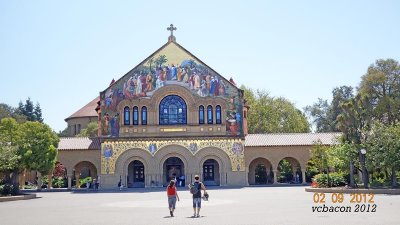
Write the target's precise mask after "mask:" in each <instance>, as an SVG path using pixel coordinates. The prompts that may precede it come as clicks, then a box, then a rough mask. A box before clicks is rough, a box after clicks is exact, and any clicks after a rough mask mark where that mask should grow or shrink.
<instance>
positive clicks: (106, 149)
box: [101, 139, 245, 174]
mask: <svg viewBox="0 0 400 225" xmlns="http://www.w3.org/2000/svg"><path fill="white" fill-rule="evenodd" d="M169 145H179V146H182V147H184V148H186V149H187V150H188V151H189V152H191V153H192V154H193V155H195V154H196V153H197V152H198V151H201V149H203V148H207V147H215V148H219V149H221V150H223V151H224V152H225V153H226V154H227V155H228V156H229V159H230V161H231V166H232V171H245V164H244V147H243V146H244V141H242V140H241V139H230V140H226V139H221V140H212V141H210V140H185V141H182V140H172V141H171V140H165V141H105V142H104V143H102V144H101V153H102V154H101V173H102V174H114V173H115V166H116V162H117V159H118V158H119V156H120V155H121V154H122V153H124V152H125V151H127V150H129V149H141V150H143V151H147V152H149V153H150V154H151V155H152V156H153V157H154V155H155V154H156V153H157V152H158V151H162V149H163V148H164V147H166V146H169Z"/></svg>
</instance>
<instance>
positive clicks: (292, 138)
mask: <svg viewBox="0 0 400 225" xmlns="http://www.w3.org/2000/svg"><path fill="white" fill-rule="evenodd" d="M340 135H341V133H293V134H249V135H247V136H246V140H245V146H247V147H251V146H296V145H297V146H299V145H303V146H304V145H313V144H314V142H316V141H318V140H320V141H321V142H322V144H324V145H331V144H334V143H336V142H337V138H338V137H340Z"/></svg>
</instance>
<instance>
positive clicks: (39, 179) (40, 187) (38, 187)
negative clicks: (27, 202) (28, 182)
mask: <svg viewBox="0 0 400 225" xmlns="http://www.w3.org/2000/svg"><path fill="white" fill-rule="evenodd" d="M37 179H38V180H37V190H38V191H41V190H42V174H41V173H40V172H37Z"/></svg>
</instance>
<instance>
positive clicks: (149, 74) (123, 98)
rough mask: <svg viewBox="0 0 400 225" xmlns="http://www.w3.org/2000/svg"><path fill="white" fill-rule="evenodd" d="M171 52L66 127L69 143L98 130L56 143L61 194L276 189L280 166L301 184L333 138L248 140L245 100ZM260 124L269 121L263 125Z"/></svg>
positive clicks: (116, 85) (181, 53)
mask: <svg viewBox="0 0 400 225" xmlns="http://www.w3.org/2000/svg"><path fill="white" fill-rule="evenodd" d="M168 30H170V32H171V35H170V36H169V38H168V42H167V43H166V44H164V45H163V46H162V47H161V48H159V49H158V50H156V51H155V52H154V53H153V54H152V55H150V56H149V57H147V58H146V59H145V60H143V61H142V62H140V63H139V64H138V65H137V66H135V67H134V68H133V69H132V70H130V71H129V72H127V73H126V74H125V75H122V76H121V78H120V79H119V80H116V81H114V80H113V82H112V83H111V84H110V86H108V87H105V89H104V90H103V91H101V92H100V95H99V97H97V98H95V99H93V100H92V101H91V102H89V103H88V104H87V105H86V106H84V107H83V108H81V109H79V110H78V111H77V112H76V113H74V114H73V115H71V116H70V117H68V118H67V119H65V121H66V122H67V123H68V131H69V135H70V136H75V135H76V134H78V133H79V132H80V131H81V129H84V128H85V127H86V126H87V124H88V123H90V122H93V121H95V122H97V123H98V126H99V131H98V137H96V138H82V137H69V138H61V140H60V143H59V146H58V159H57V160H58V162H59V163H61V164H62V165H63V166H64V167H65V168H66V171H67V172H66V176H67V177H68V187H69V188H73V187H74V186H79V184H77V183H79V179H78V178H84V177H87V176H90V177H92V178H96V179H98V180H99V182H100V187H101V188H116V187H117V184H118V183H121V184H123V185H124V186H125V187H128V188H134V187H157V186H163V185H166V184H167V182H168V181H169V180H170V179H174V178H176V179H177V180H178V182H179V183H178V184H180V185H182V186H183V185H185V184H187V183H189V182H192V181H193V179H194V175H196V174H199V175H200V177H201V180H203V181H204V183H205V184H206V185H217V186H247V185H255V184H272V183H278V181H279V176H280V171H279V170H278V165H279V163H280V162H281V161H282V160H286V161H288V162H289V163H290V165H291V168H292V171H293V179H292V180H290V181H286V182H292V183H301V182H305V179H304V178H305V171H306V166H307V161H308V160H309V157H310V149H311V147H312V145H313V143H314V142H315V141H318V140H320V141H321V142H322V143H323V144H325V145H330V144H332V143H333V142H334V141H335V137H337V136H338V135H339V134H336V133H319V134H313V133H301V134H248V133H247V111H248V110H257V109H249V108H248V106H247V105H246V100H245V98H246V96H243V91H242V90H241V89H239V88H238V87H237V86H236V85H235V83H234V82H233V80H232V79H229V80H227V79H226V78H224V77H223V76H222V75H220V74H219V73H218V72H216V71H214V70H213V69H212V68H211V67H209V66H208V65H207V64H205V63H204V62H203V61H202V60H200V59H199V58H197V57H196V56H194V55H193V54H191V53H190V52H189V51H188V50H186V49H185V48H184V47H182V46H181V45H179V44H178V43H177V42H176V38H175V37H174V36H173V31H174V30H176V28H174V27H173V26H172V25H171V26H170V27H169V28H168ZM266 119H267V118H266Z"/></svg>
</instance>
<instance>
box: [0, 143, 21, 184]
mask: <svg viewBox="0 0 400 225" xmlns="http://www.w3.org/2000/svg"><path fill="white" fill-rule="evenodd" d="M20 158H21V156H19V155H18V149H17V147H16V146H12V145H9V144H4V143H0V172H1V173H4V174H6V182H7V180H8V179H9V178H10V177H9V176H7V175H9V174H11V173H12V172H13V171H17V170H18V168H19V164H18V162H19V160H20Z"/></svg>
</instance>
